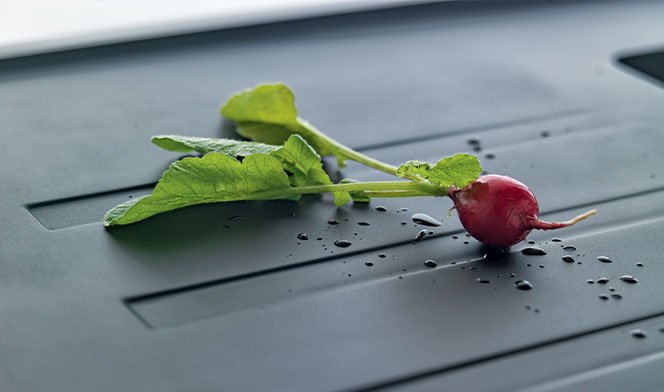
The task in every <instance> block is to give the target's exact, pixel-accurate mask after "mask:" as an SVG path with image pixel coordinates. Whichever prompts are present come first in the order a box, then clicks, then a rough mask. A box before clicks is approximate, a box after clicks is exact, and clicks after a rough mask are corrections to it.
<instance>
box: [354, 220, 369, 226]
mask: <svg viewBox="0 0 664 392" xmlns="http://www.w3.org/2000/svg"><path fill="white" fill-rule="evenodd" d="M357 224H358V225H360V226H369V222H365V221H361V222H357Z"/></svg>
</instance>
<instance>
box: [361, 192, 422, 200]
mask: <svg viewBox="0 0 664 392" xmlns="http://www.w3.org/2000/svg"><path fill="white" fill-rule="evenodd" d="M364 193H365V194H366V195H367V196H369V197H371V198H375V199H380V198H395V197H418V196H432V195H431V193H429V192H422V191H387V192H377V191H376V192H371V191H369V192H364Z"/></svg>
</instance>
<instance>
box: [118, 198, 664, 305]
mask: <svg viewBox="0 0 664 392" xmlns="http://www.w3.org/2000/svg"><path fill="white" fill-rule="evenodd" d="M662 191H664V186H663V187H659V188H655V189H652V190H648V191H643V192H638V193H633V194H629V195H622V196H618V197H613V198H607V199H603V200H597V201H594V202H589V203H585V204H582V205H578V206H571V207H566V208H559V209H556V210H551V211H545V212H542V213H541V214H540V216H546V215H551V214H557V213H561V212H567V211H572V210H575V209H578V208H583V207H587V206H598V205H601V204H606V203H611V202H615V201H620V200H624V199H627V198H630V197H637V196H644V195H648V194H652V193H657V192H662ZM662 219H664V218H663V217H659V218H651V219H645V220H638V221H634V222H631V223H628V224H620V225H615V226H611V227H610V228H606V227H605V228H602V229H600V230H591V231H587V232H585V231H584V232H583V233H580V234H579V235H576V236H573V237H571V238H580V237H582V236H584V237H585V236H588V235H593V234H595V233H599V232H604V231H614V230H619V229H620V228H622V227H631V226H634V225H639V224H645V223H650V222H655V221H659V220H662ZM464 232H465V230H462V229H460V230H450V231H444V232H440V233H435V234H433V235H428V236H426V237H424V238H423V239H421V240H420V242H424V241H427V240H432V239H435V238H441V237H447V236H451V235H456V234H460V233H464ZM412 242H413V239H412V238H409V239H407V240H401V241H395V242H392V243H389V244H382V245H376V246H371V247H368V248H362V249H357V250H353V251H348V252H345V253H339V254H335V255H329V256H325V257H320V258H316V259H311V260H306V261H302V262H297V263H292V264H288V265H283V266H279V267H273V268H267V269H263V270H259V271H254V272H251V273H247V274H242V275H236V276H232V277H225V278H221V279H213V280H209V281H205V282H200V283H195V284H192V285H186V286H180V287H176V288H172V289H166V290H159V291H155V292H152V293H148V294H140V295H136V296H130V297H127V298H126V299H125V301H127V302H134V301H143V300H148V299H152V298H157V297H162V296H167V295H172V294H178V293H181V292H185V291H191V290H197V289H203V288H206V287H210V286H215V285H218V284H224V283H230V282H235V281H240V280H245V279H251V278H255V277H259V276H264V275H269V274H272V273H276V272H283V271H288V270H293V269H298V268H302V267H308V266H311V265H314V264H319V263H325V262H328V261H332V260H336V259H340V258H346V257H352V256H355V255H360V254H364V253H371V252H375V251H377V250H387V249H392V248H397V247H400V246H403V245H407V244H409V243H412Z"/></svg>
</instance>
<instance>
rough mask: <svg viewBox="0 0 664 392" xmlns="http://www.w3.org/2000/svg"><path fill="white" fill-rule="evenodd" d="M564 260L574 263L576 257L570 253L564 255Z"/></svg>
mask: <svg viewBox="0 0 664 392" xmlns="http://www.w3.org/2000/svg"><path fill="white" fill-rule="evenodd" d="M562 259H563V261H564V262H566V263H573V262H574V257H572V256H570V255H565V256H563V257H562Z"/></svg>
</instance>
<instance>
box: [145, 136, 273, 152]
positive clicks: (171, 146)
mask: <svg viewBox="0 0 664 392" xmlns="http://www.w3.org/2000/svg"><path fill="white" fill-rule="evenodd" d="M152 143H154V144H155V145H156V146H158V147H161V148H163V149H164V150H168V151H175V152H197V153H199V154H203V155H205V154H207V153H209V152H220V153H222V154H226V155H230V156H232V157H246V156H248V155H251V154H268V153H271V152H273V151H275V150H278V149H280V148H281V147H279V146H273V145H271V144H263V143H256V142H245V141H240V140H232V139H216V138H209V137H195V136H180V135H158V136H153V137H152Z"/></svg>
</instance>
